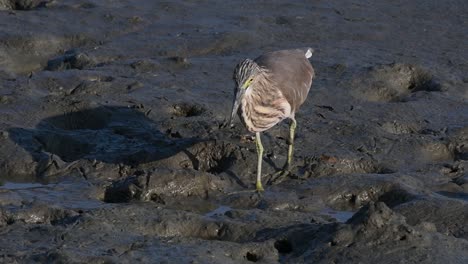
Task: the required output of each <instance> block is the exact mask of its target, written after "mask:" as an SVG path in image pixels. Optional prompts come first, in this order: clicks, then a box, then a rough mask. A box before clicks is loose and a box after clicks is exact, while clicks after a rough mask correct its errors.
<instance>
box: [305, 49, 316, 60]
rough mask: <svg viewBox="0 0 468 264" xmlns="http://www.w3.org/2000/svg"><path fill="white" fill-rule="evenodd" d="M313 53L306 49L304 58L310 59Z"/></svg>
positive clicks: (311, 50)
mask: <svg viewBox="0 0 468 264" xmlns="http://www.w3.org/2000/svg"><path fill="white" fill-rule="evenodd" d="M313 52H314V49H313V48H307V51H306V53H305V56H306V58H310V57H312V53H313Z"/></svg>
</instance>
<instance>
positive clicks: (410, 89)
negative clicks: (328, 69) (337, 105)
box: [351, 63, 441, 102]
mask: <svg viewBox="0 0 468 264" xmlns="http://www.w3.org/2000/svg"><path fill="white" fill-rule="evenodd" d="M351 87H352V89H353V95H354V96H355V97H356V98H358V99H362V100H367V101H372V102H404V101H405V100H407V98H408V96H409V95H410V94H411V93H415V92H418V91H428V92H433V91H441V86H440V84H439V83H438V82H437V81H436V80H435V79H434V77H433V76H432V75H431V74H430V73H429V72H427V71H426V70H423V69H421V68H420V67H417V66H413V65H409V64H399V63H396V64H389V65H382V66H377V67H372V68H370V69H368V70H367V72H366V73H364V74H363V75H362V76H359V77H357V78H355V79H354V80H353V81H352V82H351Z"/></svg>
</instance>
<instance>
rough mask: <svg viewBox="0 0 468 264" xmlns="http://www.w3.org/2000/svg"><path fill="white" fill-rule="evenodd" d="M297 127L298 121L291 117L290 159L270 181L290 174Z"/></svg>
mask: <svg viewBox="0 0 468 264" xmlns="http://www.w3.org/2000/svg"><path fill="white" fill-rule="evenodd" d="M296 127H297V122H296V119H294V118H291V124H290V125H289V148H288V159H287V160H286V163H285V164H284V166H283V169H282V170H280V171H278V172H277V173H275V174H274V175H273V176H272V177H271V179H270V181H269V182H270V183H273V182H278V181H280V180H281V179H282V178H284V177H285V176H286V175H288V174H289V168H290V167H291V164H292V158H293V151H294V136H295V133H296Z"/></svg>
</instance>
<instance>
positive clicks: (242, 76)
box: [230, 59, 261, 125]
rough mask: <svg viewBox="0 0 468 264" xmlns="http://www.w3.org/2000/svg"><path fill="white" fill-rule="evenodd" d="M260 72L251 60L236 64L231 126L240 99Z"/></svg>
mask: <svg viewBox="0 0 468 264" xmlns="http://www.w3.org/2000/svg"><path fill="white" fill-rule="evenodd" d="M260 71H261V68H260V66H258V64H257V63H255V61H253V60H251V59H246V60H243V61H242V62H241V63H239V64H237V66H236V69H235V70H234V77H233V79H234V81H235V83H236V88H235V90H234V103H233V106H232V113H231V121H230V124H231V125H232V121H233V119H234V116H235V115H236V113H237V110H238V109H239V105H240V101H241V100H242V97H243V96H244V95H245V92H246V91H247V90H248V89H250V86H251V84H252V83H253V82H254V81H255V78H256V77H257V76H258V75H259V73H260Z"/></svg>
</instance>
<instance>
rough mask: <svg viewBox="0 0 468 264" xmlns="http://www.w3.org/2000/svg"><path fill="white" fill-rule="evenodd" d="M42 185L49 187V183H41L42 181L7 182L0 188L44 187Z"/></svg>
mask: <svg viewBox="0 0 468 264" xmlns="http://www.w3.org/2000/svg"><path fill="white" fill-rule="evenodd" d="M42 187H47V185H45V184H41V183H16V182H5V183H4V184H3V185H1V186H0V189H7V190H21V189H31V188H42Z"/></svg>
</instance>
